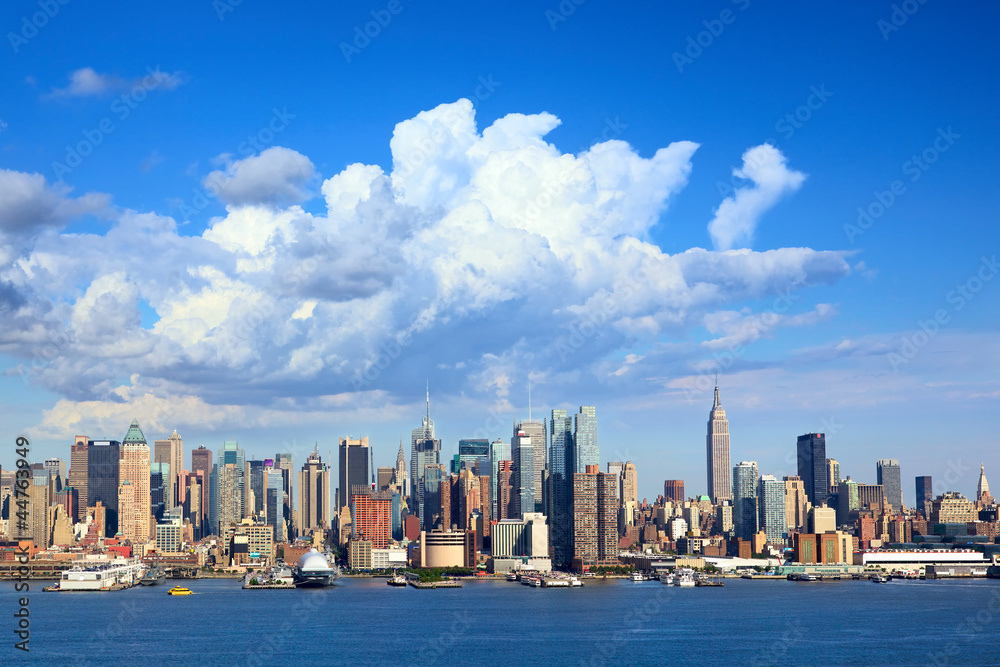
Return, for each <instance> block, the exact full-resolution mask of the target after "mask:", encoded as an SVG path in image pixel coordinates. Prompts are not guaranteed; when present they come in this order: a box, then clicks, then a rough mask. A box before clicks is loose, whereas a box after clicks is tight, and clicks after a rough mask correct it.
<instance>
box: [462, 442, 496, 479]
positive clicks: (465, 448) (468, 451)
mask: <svg viewBox="0 0 1000 667" xmlns="http://www.w3.org/2000/svg"><path fill="white" fill-rule="evenodd" d="M489 457H490V441H489V440H486V439H485V438H473V439H465V440H459V441H458V467H459V470H461V469H463V468H464V469H466V470H473V469H474V468H475V467H476V464H477V463H478V462H479V460H480V459H483V458H485V459H489ZM487 473H488V471H486V470H484V471H483V474H487Z"/></svg>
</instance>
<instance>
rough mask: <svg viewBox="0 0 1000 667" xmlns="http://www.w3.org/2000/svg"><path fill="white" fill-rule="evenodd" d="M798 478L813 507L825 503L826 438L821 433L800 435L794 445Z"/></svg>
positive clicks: (828, 487) (828, 489) (827, 487)
mask: <svg viewBox="0 0 1000 667" xmlns="http://www.w3.org/2000/svg"><path fill="white" fill-rule="evenodd" d="M796 449H797V453H798V465H799V477H801V478H802V481H803V482H804V483H805V486H806V497H808V498H809V502H811V503H812V504H813V506H814V507H816V506H819V505H822V504H823V503H824V502H826V497H827V496H828V495H829V494H830V483H829V481H828V480H827V476H826V436H825V435H824V434H822V433H806V434H805V435H800V436H799V439H798V442H797V443H796Z"/></svg>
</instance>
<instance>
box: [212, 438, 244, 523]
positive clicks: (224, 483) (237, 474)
mask: <svg viewBox="0 0 1000 667" xmlns="http://www.w3.org/2000/svg"><path fill="white" fill-rule="evenodd" d="M219 458H220V460H221V459H222V457H221V456H220V457H219ZM215 468H216V469H217V471H218V472H217V478H218V485H217V488H218V494H217V497H218V500H217V501H216V502H217V503H218V517H219V524H218V527H217V528H216V530H217V531H218V532H216V534H217V535H225V534H226V529H227V528H229V527H230V526H234V525H236V524H238V523H239V522H240V520H241V519H242V518H243V490H242V489H241V488H240V486H241V482H242V480H243V468H242V467H241V466H239V465H237V464H236V463H226V464H224V465H219V464H216V465H215Z"/></svg>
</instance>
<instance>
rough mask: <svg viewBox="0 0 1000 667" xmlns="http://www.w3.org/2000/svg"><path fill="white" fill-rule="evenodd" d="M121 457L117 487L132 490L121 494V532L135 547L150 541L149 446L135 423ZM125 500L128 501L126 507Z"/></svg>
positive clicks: (129, 430) (132, 425) (126, 435)
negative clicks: (124, 486)
mask: <svg viewBox="0 0 1000 667" xmlns="http://www.w3.org/2000/svg"><path fill="white" fill-rule="evenodd" d="M119 455H120V457H121V460H120V462H119V472H118V483H119V484H120V485H124V484H128V485H129V486H130V487H131V488H130V490H126V493H124V494H123V493H122V492H121V490H120V491H119V494H118V502H119V504H118V532H120V533H121V534H122V536H123V537H124V538H125V539H127V540H130V541H131V542H132V543H133V544H136V543H138V544H143V543H145V542H148V541H149V516H150V495H149V445H148V444H146V436H144V435H143V434H142V429H140V428H139V422H138V421H136V420H135V419H133V420H132V424H131V426H129V429H128V432H127V433H126V434H125V438H124V439H122V444H121V449H120V450H119ZM123 498H127V499H128V500H127V501H126V504H124V505H123V504H122V499H123Z"/></svg>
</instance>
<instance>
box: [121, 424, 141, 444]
mask: <svg viewBox="0 0 1000 667" xmlns="http://www.w3.org/2000/svg"><path fill="white" fill-rule="evenodd" d="M122 444H123V445H137V444H143V445H145V444H146V436H144V435H143V434H142V429H141V428H139V422H138V421H136V420H135V419H133V420H132V425H131V426H129V427H128V433H126V434H125V437H124V438H122Z"/></svg>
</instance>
